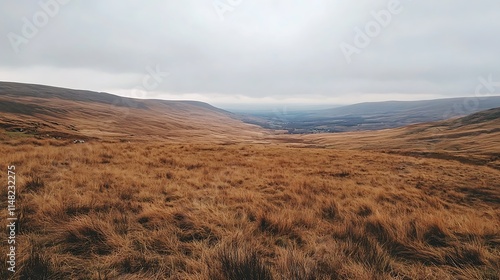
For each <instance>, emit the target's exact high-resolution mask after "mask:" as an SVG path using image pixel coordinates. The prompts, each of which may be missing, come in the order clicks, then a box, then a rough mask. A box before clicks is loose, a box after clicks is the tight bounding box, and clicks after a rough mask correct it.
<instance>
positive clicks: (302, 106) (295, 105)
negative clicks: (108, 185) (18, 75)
mask: <svg viewBox="0 0 500 280" xmlns="http://www.w3.org/2000/svg"><path fill="white" fill-rule="evenodd" d="M0 82H6V83H19V84H33V85H41V86H48V87H56V88H67V89H72V90H83V91H93V92H96V93H106V94H112V95H116V96H120V97H126V98H134V99H141V100H165V101H196V102H204V103H207V104H210V105H212V106H215V107H217V108H220V109H223V110H227V111H235V112H250V111H260V110H262V111H269V110H282V109H286V110H292V111H300V110H321V109H328V108H335V107H342V106H349V105H355V104H360V103H372V102H411V101H426V100H439V99H453V98H474V97H475V96H474V94H471V95H469V96H464V95H463V96H441V95H438V96H429V95H425V96H426V97H424V96H422V95H416V96H414V98H408V96H407V95H405V97H406V99H383V98H371V100H356V101H353V100H351V101H350V102H349V101H347V102H341V101H340V102H339V101H337V102H333V101H332V102H316V101H309V102H304V100H301V101H296V102H290V101H287V100H283V101H281V102H280V101H277V100H272V101H269V100H266V101H262V102H255V101H252V102H245V101H241V102H239V103H238V102H220V101H214V102H212V101H209V100H202V99H204V98H200V99H195V98H176V97H175V96H171V97H173V98H165V97H163V98H162V96H158V95H157V94H151V93H146V94H145V95H144V96H142V97H138V96H135V97H134V96H129V95H127V94H119V93H117V92H113V91H112V90H99V89H86V88H78V87H71V86H69V87H67V86H59V85H51V84H44V83H36V82H22V81H6V80H0ZM372 97H373V96H372ZM418 97H421V98H418ZM476 97H477V96H476ZM481 97H500V94H499V95H484V96H479V98H481ZM255 107H260V108H258V109H255Z"/></svg>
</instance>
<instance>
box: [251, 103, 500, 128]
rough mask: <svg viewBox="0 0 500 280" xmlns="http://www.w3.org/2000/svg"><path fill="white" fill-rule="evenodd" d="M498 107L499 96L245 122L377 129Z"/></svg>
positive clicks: (256, 118) (350, 108) (272, 116)
mask: <svg viewBox="0 0 500 280" xmlns="http://www.w3.org/2000/svg"><path fill="white" fill-rule="evenodd" d="M495 107H500V96H492V97H484V98H449V99H437V100H422V101H387V102H367V103H359V104H354V105H349V106H343V107H337V108H332V109H325V110H315V111H294V112H288V113H286V114H280V115H276V114H271V113H269V114H258V115H254V116H253V117H254V118H250V117H247V118H246V119H245V120H249V121H248V122H249V123H255V124H259V125H261V126H263V127H268V128H274V129H283V130H287V131H288V132H289V133H294V134H297V133H299V134H303V133H318V132H344V131H362V130H380V129H386V128H395V127H402V126H406V125H409V124H415V123H423V122H430V121H439V120H444V119H448V118H452V117H459V116H465V115H468V114H471V113H475V112H478V111H482V110H487V109H491V108H495Z"/></svg>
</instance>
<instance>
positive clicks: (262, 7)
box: [0, 0, 500, 105]
mask: <svg viewBox="0 0 500 280" xmlns="http://www.w3.org/2000/svg"><path fill="white" fill-rule="evenodd" d="M44 3H45V4H44ZM499 19H500V1H498V0H479V1H470V0H439V1H430V0H427V1H416V0H414V1H411V0H400V1H397V0H356V1H352V0H351V1H348V0H328V1H327V0H316V1H314V0H313V1H305V0H303V1H299V0H287V1H285V0H216V1H213V0H182V1H180V0H175V1H174V0H156V1H153V0H150V1H147V0H146V1H123V0H120V1H118V0H107V1H97V0H95V1H92V0H91V1H83V0H64V1H63V0H41V1H9V0H0V34H1V35H2V37H1V39H0V80H3V81H19V82H27V83H39V84H47V85H54V86H62V87H69V88H78V89H89V90H95V91H106V92H110V93H114V94H119V95H123V96H131V97H139V98H163V99H195V100H201V101H206V102H210V103H212V104H216V105H218V104H224V103H261V102H265V103H272V104H274V103H300V104H303V103H316V104H317V103H336V104H348V103H358V102H364V101H376V100H377V101H378V100H416V99H430V98H441V97H455V96H473V95H474V93H475V89H476V88H477V85H478V84H479V83H480V81H479V79H478V77H485V78H486V77H488V76H489V75H491V76H492V78H493V80H494V81H499V82H500V20H499ZM497 92H498V93H495V95H499V94H500V87H499V88H497Z"/></svg>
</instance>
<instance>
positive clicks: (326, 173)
mask: <svg viewBox="0 0 500 280" xmlns="http://www.w3.org/2000/svg"><path fill="white" fill-rule="evenodd" d="M0 151H1V154H2V162H4V163H9V164H11V165H15V166H16V170H17V178H18V181H17V185H18V191H17V193H18V197H17V199H18V201H17V204H18V208H19V209H20V210H19V219H20V225H21V227H20V228H19V232H18V237H17V238H18V244H19V245H18V246H19V248H18V258H19V259H18V270H17V272H16V277H18V278H19V279H498V273H499V271H500V270H499V261H500V255H499V254H500V247H499V245H500V222H499V221H500V209H499V201H500V195H499V188H500V181H499V180H498V179H499V178H500V177H499V175H500V172H499V171H498V170H496V169H493V168H490V167H485V166H470V165H466V164H463V163H460V162H457V161H449V160H440V159H428V158H414V157H408V156H402V155H395V154H384V153H378V152H367V151H352V150H349V151H346V150H337V149H324V148H307V147H306V148H304V147H290V146H286V145H285V144H270V145H263V144H260V145H259V144H231V145H217V144H202V143H198V144H197V143H187V144H168V143H165V142H143V141H137V142H131V143H118V142H116V143H110V142H109V143H108V142H98V141H95V142H91V143H85V144H66V143H65V142H64V141H56V140H38V139H29V140H28V139H16V140H11V141H10V142H8V144H3V145H1V146H0ZM2 169H3V170H6V166H2ZM5 173H6V172H2V173H1V174H2V177H1V180H3V181H6V178H5V177H6V176H5ZM6 195H7V194H6V189H5V188H3V189H2V195H1V196H2V197H6ZM2 202H3V201H2ZM2 208H4V207H2ZM2 218H3V219H5V218H6V213H5V211H2ZM5 258H6V255H5V254H2V259H3V260H2V262H5ZM6 273H7V272H6V271H5V270H3V271H2V275H1V278H2V279H7V277H8V276H9V274H6Z"/></svg>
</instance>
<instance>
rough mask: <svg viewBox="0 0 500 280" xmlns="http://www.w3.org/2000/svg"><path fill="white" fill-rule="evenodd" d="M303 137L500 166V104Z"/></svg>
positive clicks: (339, 145)
mask: <svg viewBox="0 0 500 280" xmlns="http://www.w3.org/2000/svg"><path fill="white" fill-rule="evenodd" d="M299 139H301V141H306V142H312V143H316V144H321V145H325V146H328V147H335V148H342V149H364V150H385V151H390V152H398V153H407V154H411V155H417V156H428V157H437V158H451V159H456V160H460V161H464V162H468V163H471V164H487V165H489V166H491V167H495V168H497V169H500V108H494V109H490V110H486V111H481V112H478V113H475V114H471V115H468V116H465V117H462V118H455V119H450V120H445V121H440V122H433V123H423V124H416V125H410V126H406V127H402V128H396V129H386V130H380V131H370V132H350V133H339V134H315V135H304V136H302V137H299Z"/></svg>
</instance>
